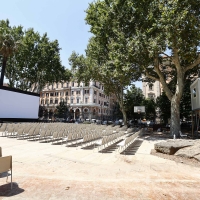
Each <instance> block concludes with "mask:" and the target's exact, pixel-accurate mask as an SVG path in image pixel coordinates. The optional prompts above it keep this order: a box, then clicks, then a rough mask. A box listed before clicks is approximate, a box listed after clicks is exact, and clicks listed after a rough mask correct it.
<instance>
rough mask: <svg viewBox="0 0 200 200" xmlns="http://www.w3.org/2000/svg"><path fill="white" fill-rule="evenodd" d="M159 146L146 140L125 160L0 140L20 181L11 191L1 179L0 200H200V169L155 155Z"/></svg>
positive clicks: (114, 155)
mask: <svg viewBox="0 0 200 200" xmlns="http://www.w3.org/2000/svg"><path fill="white" fill-rule="evenodd" d="M155 142H158V141H156V140H153V139H144V141H143V143H142V144H141V146H140V148H139V149H138V151H137V153H136V154H135V155H120V154H118V153H116V152H113V151H108V152H106V153H98V152H97V150H96V148H95V149H80V147H78V148H76V147H66V146H65V145H62V146H61V145H52V144H51V143H39V142H38V141H27V140H17V139H15V138H5V137H0V146H1V147H2V149H3V156H6V155H12V156H13V181H14V185H13V190H12V191H10V184H6V178H5V177H2V178H0V199H14V200H18V199H19V200H23V199H26V200H28V199H42V200H46V199H48V200H53V199H70V200H71V199H72V200H73V199H78V200H79V199H80V200H82V199H84V200H88V199H89V200H90V199H91V200H96V199H97V200H98V199H101V200H104V199H105V200H107V199H108V200H109V199H115V200H118V199H119V200H121V199H132V200H133V199H140V200H150V199H156V200H157V199H161V200H163V199H164V200H165V199H167V200H168V199H185V200H188V199H190V200H193V199H196V200H199V199H200V168H196V167H192V166H189V165H184V164H182V163H176V162H174V161H170V160H166V159H162V158H159V157H156V156H153V155H150V151H151V149H152V148H153V145H154V143H155ZM9 180H10V177H9Z"/></svg>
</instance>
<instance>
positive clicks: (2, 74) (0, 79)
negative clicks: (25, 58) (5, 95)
mask: <svg viewBox="0 0 200 200" xmlns="http://www.w3.org/2000/svg"><path fill="white" fill-rule="evenodd" d="M6 62H7V58H6V57H5V56H3V63H2V69H1V78H0V86H3V80H4V74H5V69H6Z"/></svg>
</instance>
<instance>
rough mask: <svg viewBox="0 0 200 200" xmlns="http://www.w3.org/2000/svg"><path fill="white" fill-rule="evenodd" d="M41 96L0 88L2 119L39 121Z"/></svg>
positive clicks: (0, 117) (0, 115) (0, 116)
mask: <svg viewBox="0 0 200 200" xmlns="http://www.w3.org/2000/svg"><path fill="white" fill-rule="evenodd" d="M39 98H40V97H39V94H36V93H31V92H24V91H21V90H17V89H11V88H7V87H5V86H2V87H0V119H13V120H15V119H16V121H18V120H17V119H21V121H23V120H25V121H27V120H28V119H30V120H34V119H38V110H39Z"/></svg>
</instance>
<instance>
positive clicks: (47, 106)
mask: <svg viewBox="0 0 200 200" xmlns="http://www.w3.org/2000/svg"><path fill="white" fill-rule="evenodd" d="M47 120H49V103H47Z"/></svg>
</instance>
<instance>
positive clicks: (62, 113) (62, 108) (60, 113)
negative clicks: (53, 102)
mask: <svg viewBox="0 0 200 200" xmlns="http://www.w3.org/2000/svg"><path fill="white" fill-rule="evenodd" d="M67 113H68V107H67V105H66V102H64V101H61V102H60V104H59V105H58V106H56V113H55V115H56V117H59V118H66V117H67Z"/></svg>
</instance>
